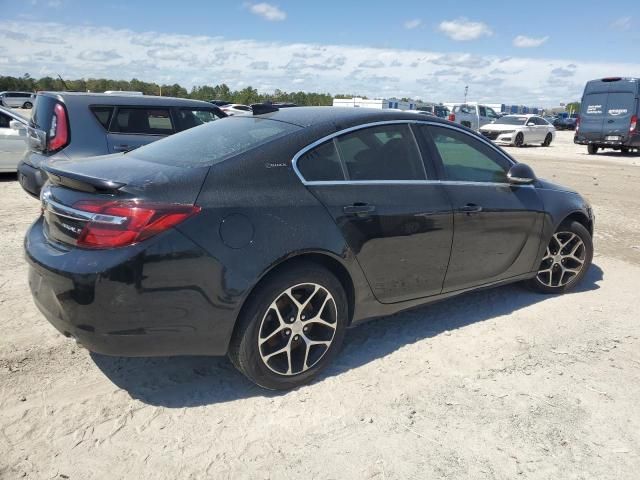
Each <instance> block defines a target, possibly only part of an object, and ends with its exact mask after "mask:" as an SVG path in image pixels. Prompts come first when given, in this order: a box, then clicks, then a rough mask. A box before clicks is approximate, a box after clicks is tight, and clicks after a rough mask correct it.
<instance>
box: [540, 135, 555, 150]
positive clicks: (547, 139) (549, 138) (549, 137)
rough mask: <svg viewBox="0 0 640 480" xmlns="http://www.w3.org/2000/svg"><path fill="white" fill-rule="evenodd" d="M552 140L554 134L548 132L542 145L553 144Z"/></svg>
mask: <svg viewBox="0 0 640 480" xmlns="http://www.w3.org/2000/svg"><path fill="white" fill-rule="evenodd" d="M552 140H553V135H551V134H550V133H547V136H546V137H544V142H542V146H543V147H548V146H549V145H551V142H552Z"/></svg>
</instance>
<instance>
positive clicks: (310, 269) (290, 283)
mask: <svg viewBox="0 0 640 480" xmlns="http://www.w3.org/2000/svg"><path fill="white" fill-rule="evenodd" d="M347 318H348V308H347V299H346V295H345V293H344V289H343V288H342V285H341V283H340V282H339V281H338V279H337V278H336V277H335V276H334V275H333V274H331V273H330V272H329V271H328V270H326V269H325V268H323V267H321V266H318V265H316V264H314V263H306V262H305V263H300V264H298V265H296V266H293V267H290V268H285V269H284V270H281V271H279V272H277V273H275V274H274V275H270V276H268V277H266V278H265V280H263V282H262V283H261V284H260V285H258V287H257V288H256V290H255V291H254V292H253V293H252V295H251V297H250V298H249V300H248V303H247V305H246V306H245V308H243V312H242V314H241V317H240V318H239V319H238V322H239V323H238V326H237V329H236V331H235V332H234V336H233V339H232V341H231V345H230V348H229V358H230V359H231V362H232V363H233V364H234V365H235V366H236V367H237V368H238V370H240V371H241V372H242V373H243V374H244V375H245V376H246V377H247V378H249V380H251V381H252V382H254V383H256V384H257V385H259V386H261V387H264V388H268V389H271V390H287V389H291V388H296V387H298V386H300V385H303V384H305V383H307V382H309V381H310V380H311V379H313V378H314V377H315V376H317V375H318V373H320V371H321V370H322V369H324V368H325V367H326V366H327V365H328V364H329V363H331V361H332V360H333V359H334V358H335V356H336V355H337V353H338V351H339V350H340V346H341V345H342V341H343V339H344V334H345V330H346V326H347Z"/></svg>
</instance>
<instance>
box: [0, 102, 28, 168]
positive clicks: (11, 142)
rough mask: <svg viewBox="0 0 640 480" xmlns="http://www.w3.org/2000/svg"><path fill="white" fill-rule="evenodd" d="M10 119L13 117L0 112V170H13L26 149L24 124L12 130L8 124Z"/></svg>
mask: <svg viewBox="0 0 640 480" xmlns="http://www.w3.org/2000/svg"><path fill="white" fill-rule="evenodd" d="M12 120H14V117H12V116H10V115H8V114H6V113H4V112H0V172H15V171H16V170H17V168H18V162H19V161H20V159H21V158H22V156H23V155H24V152H25V150H26V149H27V143H26V139H27V130H26V124H25V128H21V129H19V130H14V129H12V128H11V126H10V122H11V121H12ZM15 120H16V121H18V122H20V120H17V119H15ZM21 123H23V124H24V123H25V122H21Z"/></svg>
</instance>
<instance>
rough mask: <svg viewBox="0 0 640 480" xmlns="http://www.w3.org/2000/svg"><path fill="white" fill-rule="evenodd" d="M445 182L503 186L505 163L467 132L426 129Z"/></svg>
mask: <svg viewBox="0 0 640 480" xmlns="http://www.w3.org/2000/svg"><path fill="white" fill-rule="evenodd" d="M429 131H430V132H431V137H432V138H433V142H434V144H435V146H436V149H437V150H438V153H439V154H440V158H441V159H442V164H443V167H444V171H445V174H446V179H447V180H452V181H461V182H492V183H506V182H507V171H508V170H509V167H510V164H509V162H508V161H507V160H506V159H505V158H503V157H501V156H500V155H499V154H498V153H497V152H496V151H495V150H493V149H492V148H491V147H489V146H488V145H486V144H485V143H484V142H481V141H480V140H478V139H476V138H474V137H472V136H471V135H469V134H468V133H464V132H461V131H458V130H453V129H450V128H443V127H429Z"/></svg>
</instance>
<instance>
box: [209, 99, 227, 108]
mask: <svg viewBox="0 0 640 480" xmlns="http://www.w3.org/2000/svg"><path fill="white" fill-rule="evenodd" d="M209 103H213V104H214V105H215V106H217V107H224V106H225V105H230V104H231V102H227V101H226V100H209Z"/></svg>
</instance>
